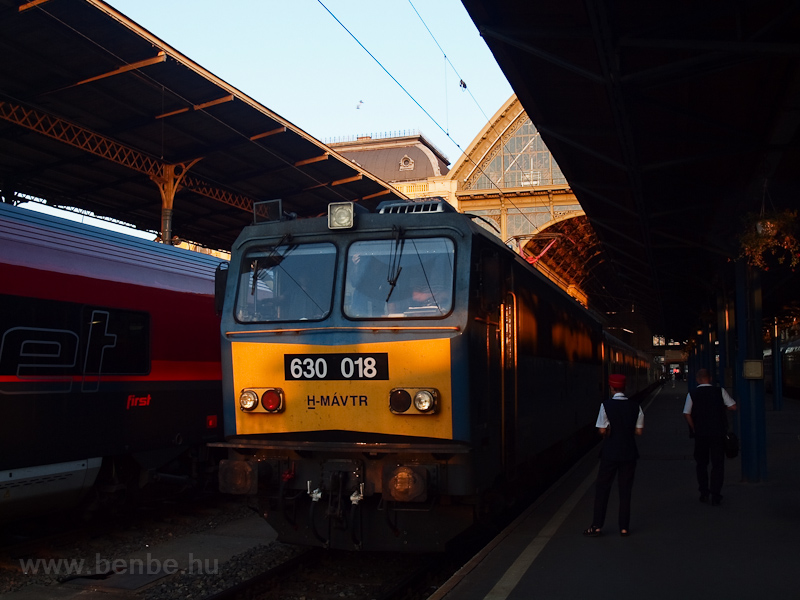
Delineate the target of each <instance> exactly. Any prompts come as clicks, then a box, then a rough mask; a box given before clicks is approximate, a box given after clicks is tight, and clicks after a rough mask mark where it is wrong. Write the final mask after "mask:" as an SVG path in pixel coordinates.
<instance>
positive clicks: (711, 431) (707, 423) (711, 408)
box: [690, 385, 728, 436]
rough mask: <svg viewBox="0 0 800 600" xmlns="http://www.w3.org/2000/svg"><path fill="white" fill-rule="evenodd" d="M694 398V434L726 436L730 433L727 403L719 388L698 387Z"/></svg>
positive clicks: (692, 394) (692, 393)
mask: <svg viewBox="0 0 800 600" xmlns="http://www.w3.org/2000/svg"><path fill="white" fill-rule="evenodd" d="M690 395H691V396H692V421H694V433H695V435H699V436H724V435H725V433H726V432H727V431H728V415H727V414H726V413H725V410H726V409H725V401H724V400H723V399H722V390H721V389H720V388H718V387H714V386H710V385H704V386H698V387H697V388H696V389H695V390H694V391H693V392H691V394H690Z"/></svg>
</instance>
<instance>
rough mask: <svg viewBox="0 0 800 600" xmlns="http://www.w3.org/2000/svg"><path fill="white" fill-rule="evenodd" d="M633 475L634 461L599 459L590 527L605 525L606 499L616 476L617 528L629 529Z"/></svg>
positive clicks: (634, 471)
mask: <svg viewBox="0 0 800 600" xmlns="http://www.w3.org/2000/svg"><path fill="white" fill-rule="evenodd" d="M635 473H636V461H635V460H624V461H619V460H606V459H603V458H601V459H600V470H599V471H598V473H597V483H596V484H595V494H594V519H593V521H592V525H594V526H595V527H602V526H603V523H605V520H606V510H607V509H608V497H609V496H610V495H611V484H613V483H614V476H617V478H618V486H619V528H620V529H629V527H630V523H631V492H632V491H633V476H634V474H635Z"/></svg>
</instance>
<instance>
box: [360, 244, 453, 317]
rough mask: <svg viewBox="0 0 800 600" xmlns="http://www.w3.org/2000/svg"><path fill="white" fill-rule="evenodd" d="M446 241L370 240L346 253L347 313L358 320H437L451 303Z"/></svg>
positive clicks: (449, 249) (449, 247)
mask: <svg viewBox="0 0 800 600" xmlns="http://www.w3.org/2000/svg"><path fill="white" fill-rule="evenodd" d="M454 264H455V250H454V247H453V241H452V240H450V239H448V238H424V239H414V238H408V239H393V240H369V241H363V242H355V243H354V244H352V245H351V246H350V248H349V250H348V255H347V270H346V273H345V300H344V313H345V315H347V316H348V317H351V318H355V319H375V318H381V319H383V318H390V319H391V318H394V319H412V318H431V317H433V318H438V317H444V316H445V315H447V314H448V313H449V312H450V310H451V309H452V305H453V281H454V277H453V273H454Z"/></svg>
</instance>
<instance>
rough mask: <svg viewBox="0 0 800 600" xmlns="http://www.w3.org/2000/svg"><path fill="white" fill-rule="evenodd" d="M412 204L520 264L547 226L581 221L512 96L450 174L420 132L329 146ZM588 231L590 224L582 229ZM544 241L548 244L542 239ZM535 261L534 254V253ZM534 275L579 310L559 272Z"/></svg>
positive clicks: (575, 288) (575, 291)
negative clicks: (508, 251) (484, 236)
mask: <svg viewBox="0 0 800 600" xmlns="http://www.w3.org/2000/svg"><path fill="white" fill-rule="evenodd" d="M329 146H331V148H333V149H334V150H336V151H337V152H338V153H340V154H342V155H343V156H345V157H346V158H348V159H350V160H352V161H354V162H356V163H357V164H358V165H359V166H361V167H363V168H364V169H366V170H368V171H370V172H371V173H373V174H374V175H376V176H378V177H380V178H381V179H383V180H384V181H386V182H387V183H389V184H391V185H392V186H393V187H395V188H396V189H397V190H398V191H400V192H402V193H403V194H405V195H406V196H408V197H410V198H426V197H444V198H445V199H446V200H447V201H448V202H449V203H450V204H452V205H453V206H454V207H455V208H456V209H457V210H459V211H461V212H468V213H470V214H474V215H478V216H480V217H482V219H481V220H479V221H478V223H479V224H481V225H482V226H484V227H485V228H486V229H488V230H489V231H491V232H492V233H493V234H494V235H497V236H498V237H500V238H501V239H502V240H503V241H504V242H505V243H506V244H508V245H509V246H511V247H512V248H513V249H514V250H515V251H517V252H519V253H520V254H521V255H522V256H524V257H526V258H528V259H529V260H530V259H535V258H536V255H531V254H530V251H532V250H535V249H536V248H535V245H533V246H532V245H531V242H532V240H535V239H537V238H540V237H541V236H543V235H545V231H546V230H547V229H548V227H549V226H551V225H553V224H555V223H558V222H561V221H565V220H567V219H573V218H576V217H584V219H585V216H584V213H583V210H582V209H581V207H580V204H579V203H578V201H577V199H576V198H575V195H574V194H573V193H572V189H571V188H570V186H569V184H568V183H567V181H566V179H565V177H564V175H563V173H562V172H561V169H560V168H559V167H558V164H556V162H555V160H554V159H553V155H552V154H551V153H550V151H549V150H548V149H547V147H546V146H545V145H544V142H543V141H542V138H541V135H540V134H539V132H538V131H537V129H536V127H535V126H534V124H533V123H532V122H531V120H530V118H528V115H527V113H526V112H525V110H524V109H523V108H522V104H521V103H520V102H519V100H518V99H517V97H516V96H512V97H511V98H510V99H509V100H508V101H507V102H506V103H505V104H504V105H503V106H502V107H501V108H500V110H498V111H497V113H495V115H494V116H493V117H492V118H491V119H490V121H489V122H488V123H487V124H486V125H485V126H484V128H483V129H482V130H481V131H480V132H479V133H478V135H477V136H475V139H474V140H473V141H472V143H471V144H470V145H469V147H468V149H467V151H466V152H465V153H464V154H462V155H461V156H460V157H459V158H458V160H456V162H455V163H454V164H453V166H452V168H448V164H449V161H448V159H447V157H446V156H445V155H444V154H443V153H442V152H441V151H439V150H438V149H437V148H436V147H435V146H434V145H433V144H432V143H431V142H429V141H428V140H427V139H426V138H425V137H424V136H423V135H422V134H421V133H419V132H413V131H412V132H394V133H393V134H390V135H388V136H359V137H356V138H354V139H350V140H344V141H337V142H332V143H329ZM587 224H588V223H587ZM545 237H546V236H545ZM537 254H538V252H537ZM548 262H549V261H547V260H541V261H539V260H537V267H538V268H540V269H541V270H542V271H543V272H545V273H546V274H547V275H548V276H549V277H550V278H551V279H553V280H554V281H556V283H558V284H559V285H560V286H561V287H562V288H564V289H565V290H567V291H568V293H570V294H571V295H573V296H574V297H575V298H576V299H578V300H579V301H580V302H582V303H583V304H584V305H585V304H586V303H587V298H586V294H585V293H584V292H583V291H582V290H581V289H580V286H579V285H576V284H575V282H574V281H570V280H567V279H564V277H562V274H560V273H559V269H554V268H552V267H549V266H548Z"/></svg>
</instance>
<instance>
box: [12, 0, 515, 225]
mask: <svg viewBox="0 0 800 600" xmlns="http://www.w3.org/2000/svg"><path fill="white" fill-rule="evenodd" d="M105 1H106V2H107V3H108V4H110V5H111V6H112V7H114V8H115V9H116V10H118V11H119V12H121V13H122V14H124V15H125V16H126V17H128V18H129V19H131V20H132V21H134V22H136V23H137V24H138V25H140V26H141V27H143V28H145V29H146V30H148V31H149V32H150V33H152V34H153V35H155V36H156V37H158V38H160V39H161V40H162V41H163V42H165V43H166V44H167V45H169V46H171V47H172V48H174V49H175V50H177V51H178V52H180V53H181V54H183V55H184V56H186V57H187V58H189V59H190V60H192V61H193V62H195V63H197V64H198V65H200V66H201V67H203V68H204V69H205V70H207V71H209V72H211V73H212V74H214V75H215V76H217V77H219V78H220V79H222V80H223V81H225V82H226V83H228V84H230V85H232V86H233V87H235V88H237V89H238V90H239V91H241V92H242V93H244V94H245V95H247V96H249V97H251V98H253V99H254V100H256V101H257V102H259V103H261V104H263V105H264V106H266V107H267V108H268V109H270V110H271V111H273V112H275V113H277V114H279V115H280V116H281V117H283V118H284V119H287V120H288V121H290V122H292V123H293V124H294V125H296V126H297V127H299V128H300V129H302V130H304V131H305V132H307V133H309V134H311V135H312V136H314V137H315V138H317V139H318V140H320V141H322V142H325V143H329V142H335V141H342V140H343V139H353V138H355V136H358V135H369V134H373V135H381V134H387V133H392V132H396V134H398V135H400V134H402V132H420V133H422V134H423V135H424V136H425V138H426V139H427V140H428V141H429V142H431V143H432V144H433V145H434V146H435V147H436V148H437V149H439V151H441V152H442V153H443V154H444V156H445V157H447V159H448V160H449V162H450V164H451V166H452V165H453V164H454V163H455V162H456V161H457V160H458V159H459V157H460V155H461V153H462V150H468V149H469V147H470V145H471V143H472V140H473V139H474V138H475V136H477V135H478V134H479V133H480V132H481V130H482V128H483V127H484V125H486V122H487V121H488V119H489V118H491V117H492V115H494V113H495V112H497V110H498V109H499V108H500V107H501V106H502V105H503V104H504V103H505V102H506V101H507V100H508V99H509V98H510V97H511V94H512V90H511V87H510V86H509V84H508V82H507V81H506V78H505V76H504V75H503V73H502V71H500V68H499V67H498V66H497V62H496V61H495V59H494V57H493V56H492V53H491V52H490V51H489V49H488V47H487V46H486V43H485V42H484V41H483V38H481V36H480V34H479V33H478V30H477V29H476V28H475V24H474V23H473V22H472V20H471V19H470V17H469V15H468V14H467V11H466V9H464V6H463V5H462V4H461V2H460V0H366V1H358V0H225V1H222V0H105ZM337 20H338V21H337ZM345 28H346V29H345ZM348 31H349V33H348ZM351 34H352V35H351ZM354 38H356V39H354ZM359 42H360V44H361V45H359ZM362 45H363V47H362ZM365 48H366V49H365ZM373 57H374V58H373ZM379 63H380V64H379ZM387 72H388V73H387ZM395 80H396V81H395ZM462 80H463V81H464V83H465V84H466V86H467V87H466V89H464V88H463V87H461V85H460V82H461V81H462ZM401 86H402V87H401ZM25 207H26V208H33V209H35V210H41V211H43V212H49V213H53V212H56V213H57V214H59V215H60V216H63V217H66V218H71V219H74V220H80V221H83V222H86V223H90V224H94V225H99V226H102V227H106V228H110V229H115V230H117V231H124V232H126V233H130V234H132V235H137V236H139V237H145V238H147V237H149V238H151V239H152V237H153V236H152V234H151V233H147V232H136V231H134V230H130V229H127V228H124V227H117V226H114V225H111V224H109V223H107V222H105V221H98V220H96V219H92V218H90V217H83V216H80V215H75V214H74V213H64V212H63V211H54V210H53V209H50V208H48V207H44V206H42V205H35V204H33V203H27V204H26V205H25Z"/></svg>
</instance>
